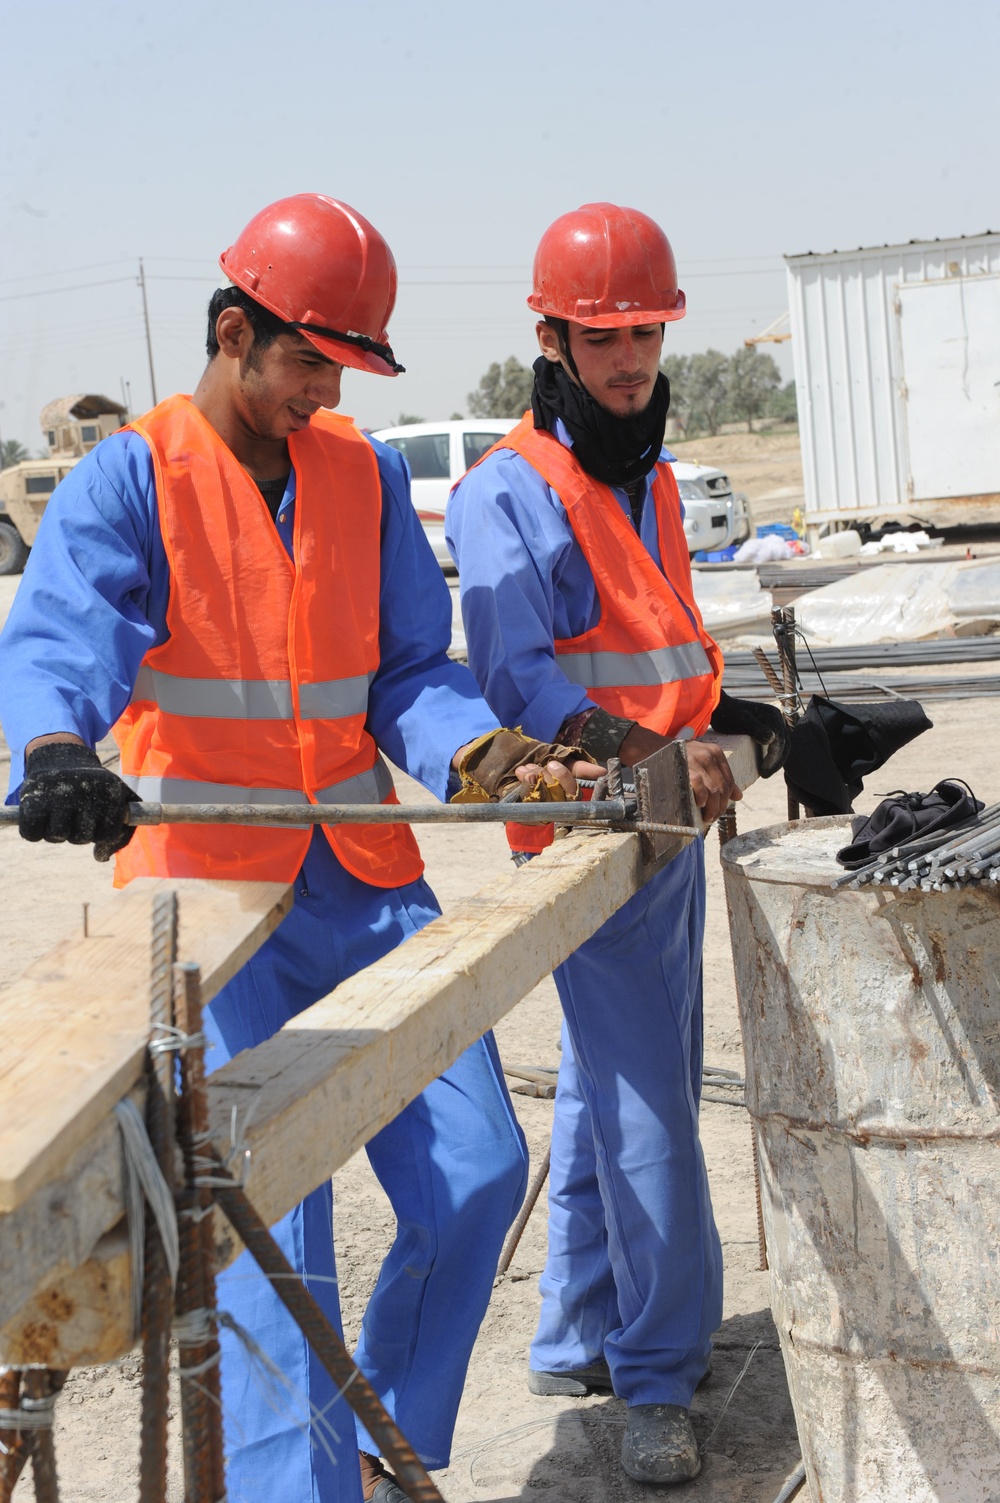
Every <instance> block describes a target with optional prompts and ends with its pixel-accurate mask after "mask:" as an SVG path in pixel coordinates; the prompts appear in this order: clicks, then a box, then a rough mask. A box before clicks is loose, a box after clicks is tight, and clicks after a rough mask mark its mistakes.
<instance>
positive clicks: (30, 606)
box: [0, 433, 166, 791]
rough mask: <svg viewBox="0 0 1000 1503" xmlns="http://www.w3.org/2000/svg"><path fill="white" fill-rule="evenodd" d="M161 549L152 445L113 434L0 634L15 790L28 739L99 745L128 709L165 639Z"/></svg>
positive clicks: (52, 508)
mask: <svg viewBox="0 0 1000 1503" xmlns="http://www.w3.org/2000/svg"><path fill="white" fill-rule="evenodd" d="M157 549H158V550H159V552H160V553H162V543H161V542H160V536H159V524H158V522H157V520H156V502H155V487H154V480H153V466H152V459H151V456H150V453H149V449H148V448H147V446H146V444H145V443H144V442H143V440H142V439H141V438H139V436H138V435H137V434H132V433H120V434H113V435H112V437H110V438H107V439H105V440H104V442H103V443H101V444H99V445H98V446H97V448H96V449H94V450H92V452H91V453H90V454H88V455H87V456H86V458H84V459H82V460H81V461H80V463H79V464H78V465H75V466H74V468H73V469H72V470H71V471H70V473H69V474H68V475H67V477H66V479H65V480H63V481H62V482H61V484H60V485H59V486H57V488H56V490H55V491H54V492H53V495H52V499H51V500H50V501H49V503H48V506H47V507H46V509H45V514H44V516H43V517H42V522H41V526H40V527H39V529H38V536H37V538H36V539H35V543H34V546H33V547H32V550H31V555H30V557H29V559H28V563H27V565H26V567H25V571H24V576H23V578H22V580H21V583H20V585H19V587H18V590H17V594H16V595H15V597H14V603H13V605H12V607H11V610H10V615H9V616H8V618H7V624H6V626H5V628H4V631H3V635H2V637H0V661H2V663H3V672H2V674H0V719H2V721H3V727H4V733H5V735H6V737H7V741H8V744H9V746H10V750H11V770H10V788H11V790H12V791H13V790H16V789H17V788H18V787H20V784H21V780H22V777H23V775H24V773H23V768H24V748H25V746H26V745H27V743H28V742H29V741H31V740H33V739H34V738H35V737H36V736H44V735H48V734H50V733H52V732H54V731H67V732H70V733H71V734H73V735H75V736H79V737H80V738H81V740H83V741H85V742H86V743H87V745H88V746H91V747H93V746H96V745H97V742H98V741H100V740H101V738H102V737H104V736H106V735H107V733H108V731H109V730H110V728H111V726H112V725H114V723H115V721H116V720H117V719H118V717H119V716H120V714H121V713H122V711H123V710H124V708H125V706H126V705H127V704H128V702H129V699H130V697H131V694H132V688H133V685H134V683H135V678H136V675H137V673H138V671H139V665H140V664H141V662H142V659H143V657H144V656H145V654H146V652H147V651H148V649H149V648H150V647H152V646H154V645H155V643H156V641H157V640H158V639H160V640H162V638H163V636H165V625H164V619H165V614H166V593H165V586H166V572H165V568H164V570H163V571H162V580H161V583H160V589H159V593H161V594H162V595H163V599H162V600H160V599H151V598H150V597H151V574H152V573H154V572H155V570H154V565H153V555H154V552H156V550H157ZM152 593H153V595H154V596H156V595H157V593H158V591H157V589H156V588H155V587H154V589H153V592H152ZM151 617H152V619H151ZM157 617H158V618H159V620H157V619H156V618H157Z"/></svg>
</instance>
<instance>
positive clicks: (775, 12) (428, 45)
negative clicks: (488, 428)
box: [0, 0, 1000, 450]
mask: <svg viewBox="0 0 1000 1503" xmlns="http://www.w3.org/2000/svg"><path fill="white" fill-rule="evenodd" d="M0 37H2V56H3V80H4V87H3V96H2V98H3V105H2V109H3V126H2V136H0V352H2V361H0V403H2V406H0V433H2V435H3V437H5V438H18V439H20V440H21V441H22V442H24V443H26V444H27V445H29V447H30V448H31V449H32V450H35V448H36V447H37V446H38V445H40V443H41V441H42V439H41V434H40V432H39V429H38V421H37V415H38V411H39V409H40V407H41V406H42V404H43V403H44V402H46V401H49V400H50V399H51V398H53V397H56V396H60V395H63V394H65V393H68V392H73V391H102V392H105V393H106V394H107V395H108V396H113V397H119V396H120V393H121V382H122V380H125V381H128V382H129V383H130V384H131V394H132V402H133V406H134V408H135V410H136V411H142V410H143V409H144V408H145V407H147V406H148V405H149V403H150V384H149V374H148V368H147V362H146V351H145V344H144V339H143V332H142V314H141V301H140V294H139V289H138V286H137V284H136V272H137V262H138V257H139V256H143V257H145V260H146V270H147V275H148V277H149V284H148V291H149V304H150V320H151V325H152V333H153V348H154V357H155V364H156V379H157V388H158V393H159V395H160V397H161V398H162V397H163V396H166V395H168V394H169V393H170V392H171V391H174V390H190V389H191V387H192V386H193V384H194V383H195V382H196V381H197V378H198V375H199V372H200V370H201V368H202V365H203V363H204V353H203V350H204V310H205V306H206V303H207V300H208V296H209V294H210V293H211V291H212V289H213V287H215V286H217V285H219V283H220V281H221V280H222V279H221V276H220V275H219V274H217V272H216V269H215V268H216V262H217V257H218V254H219V252H220V251H222V250H223V249H224V248H225V247H226V246H228V245H229V244H230V243H231V242H232V240H233V239H234V237H235V235H236V234H237V232H238V231H239V229H240V228H241V227H242V225H243V224H244V223H245V222H246V220H248V219H249V218H250V216H251V215H252V214H253V213H255V212H256V210H258V209H259V208H261V207H263V206H264V205H265V204H266V203H269V202H270V201H271V200H273V199H275V198H280V197H282V196H284V195H286V194H289V193H296V192H302V191H320V192H325V193H329V194H332V195H333V196H335V197H338V198H342V199H345V200H346V201H347V202H348V203H350V204H353V205H354V206H355V207H357V208H358V209H360V210H361V212H362V213H364V214H365V215H367V217H368V218H369V219H371V220H372V221H373V222H374V223H375V224H376V225H377V226H378V228H379V229H380V230H381V231H382V232H383V234H385V236H386V238H387V239H388V241H389V243H390V245H391V246H392V247H393V250H394V252H395V255H396V259H397V261H398V263H399V268H400V278H401V286H400V295H399V300H398V303H397V306H396V314H395V317H394V318H393V321H392V325H391V335H392V342H393V345H394V347H395V350H396V354H397V357H398V358H399V359H400V360H401V361H402V362H403V364H404V365H406V367H407V374H406V375H405V376H402V377H400V378H398V379H397V380H395V381H389V380H385V379H381V378H379V377H375V376H367V375H362V374H360V373H354V372H348V374H347V378H346V379H345V383H344V402H343V407H344V409H345V410H346V411H348V412H351V413H353V414H354V415H355V416H356V418H357V419H358V421H359V422H362V423H365V424H368V425H369V426H379V425H382V424H386V423H389V422H392V421H393V420H394V419H395V417H396V415H397V414H398V413H399V412H401V411H405V412H409V413H417V414H421V415H423V416H425V417H429V418H436V417H447V416H448V415H449V414H450V413H451V412H452V411H456V410H458V411H465V410H466V394H467V393H468V392H469V390H470V389H471V388H472V387H474V386H475V385H476V383H477V381H478V379H479V377H480V375H481V374H482V372H483V371H484V370H485V368H486V367H487V365H488V364H489V363H490V362H491V361H493V360H503V359H505V358H506V357H507V356H508V355H511V354H513V355H516V356H518V358H519V359H521V360H524V361H529V360H530V359H532V358H533V357H534V353H535V349H534V335H533V320H532V318H531V315H530V314H529V312H528V310H527V308H526V307H525V303H524V298H525V296H526V294H527V291H528V290H529V274H530V267H531V259H532V255H533V252H534V247H535V244H536V242H537V240H538V238H539V236H540V235H541V233H542V231H543V230H544V229H545V227H546V225H547V224H549V223H550V222H551V220H552V219H554V218H555V217H556V216H557V215H558V214H561V213H563V212H565V211H566V210H567V209H571V208H575V207H576V206H577V205H578V204H580V203H583V202H586V201H588V200H594V199H604V198H606V199H611V200H615V201H617V202H619V203H625V204H631V205H634V206H635V207H637V208H640V209H643V210H644V211H645V212H647V213H649V214H652V215H653V217H654V218H656V219H657V220H658V221H659V222H660V223H661V224H662V225H663V227H664V228H665V229H666V231H667V233H668V234H669V236H670V238H671V240H672V242H673V246H674V250H675V252H676V255H677V261H678V266H679V269H680V281H681V286H682V287H684V289H685V290H686V292H687V296H688V308H689V313H688V317H687V318H686V319H685V320H684V321H683V322H680V323H676V324H672V325H668V326H667V346H666V347H667V348H668V349H670V348H673V349H677V350H685V351H693V350H700V349H705V348H706V347H708V346H710V345H711V346H715V347H716V348H719V349H722V350H724V351H726V352H729V351H732V350H733V349H735V348H736V347H737V346H738V344H739V343H740V342H741V341H742V339H743V337H744V336H745V335H746V334H749V333H753V332H754V331H755V330H760V329H761V328H763V327H764V326H765V325H766V324H767V323H769V322H770V321H771V320H772V319H773V318H774V317H775V316H776V315H777V314H779V313H780V312H781V311H782V310H783V309H784V308H785V307H786V305H787V304H786V296H785V282H784V271H783V265H782V261H781V256H782V254H783V253H794V252H801V251H806V250H817V251H820V250H831V249H834V248H837V249H844V248H848V247H854V246H858V245H870V244H882V243H883V242H886V241H889V242H891V241H897V240H908V239H911V238H918V239H924V238H933V237H935V236H943V237H947V236H953V235H960V234H974V233H977V232H980V231H982V230H984V229H990V228H992V229H1000V204H998V198H997V192H998V184H1000V172H998V160H997V157H998V150H997V142H998V127H997V115H996V102H997V84H996V69H997V59H998V56H1000V49H998V44H1000V6H998V4H997V3H996V0H988V3H985V0H965V3H962V4H957V5H956V4H953V5H950V6H944V7H943V6H941V5H940V4H939V3H937V0H934V3H932V0H908V3H900V0H863V3H862V0H838V3H837V4H833V5H816V4H810V3H807V0H799V3H794V4H793V3H788V0H759V3H757V4H756V5H753V4H750V5H748V4H746V3H734V0H717V3H715V4H701V5H678V4H674V3H672V0H659V3H655V0H614V3H610V0H606V3H596V0H574V3H565V0H555V3H548V0H496V3H495V4H493V5H489V6H487V5H481V4H478V3H476V0H465V3H463V4H459V3H457V0H435V3H432V4H419V3H411V4H402V3H397V0H381V3H380V0H369V3H365V4H361V3H354V4H348V3H344V0H271V3H269V4H265V3H263V0H239V3H237V0H231V3H229V0H227V3H222V0H169V3H168V4H166V5H163V4H160V5H155V6H154V5H151V4H148V3H145V0H129V3H127V4H125V3H122V4H119V3H94V4H87V3H81V0H74V3H73V4H68V3H65V0H56V3H50V4H47V5H38V4H27V3H25V0H18V3H11V0H0ZM95 284H99V285H95ZM769 348H771V349H772V350H776V349H778V348H779V347H773V346H772V347H769ZM780 359H781V362H782V366H783V369H784V370H785V372H786V374H787V375H790V374H791V365H790V358H789V354H788V346H787V345H784V346H781V347H780Z"/></svg>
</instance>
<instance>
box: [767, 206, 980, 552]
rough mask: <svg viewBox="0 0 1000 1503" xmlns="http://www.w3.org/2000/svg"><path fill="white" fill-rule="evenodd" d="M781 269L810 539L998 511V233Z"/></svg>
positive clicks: (792, 261)
mask: <svg viewBox="0 0 1000 1503" xmlns="http://www.w3.org/2000/svg"><path fill="white" fill-rule="evenodd" d="M785 266H786V268H787V273H788V297H789V312H790V315H791V329H792V353H793V358H794V362H795V384H796V391H797V394H798V404H799V431H800V434H801V442H802V460H803V469H804V474H805V496H806V522H807V523H808V524H809V526H810V528H817V527H819V526H820V525H821V524H823V523H826V522H846V521H852V520H855V519H859V518H861V517H865V516H867V517H875V516H885V515H887V514H891V513H893V512H905V511H909V512H914V513H915V514H917V515H927V514H931V515H932V516H939V517H941V514H942V513H944V514H945V515H944V516H943V517H941V519H942V520H945V519H946V517H947V514H948V513H949V512H951V514H952V515H953V517H954V520H955V521H956V522H957V521H959V520H961V517H960V515H959V513H958V509H957V506H956V503H958V502H963V501H970V500H976V501H978V502H980V503H981V504H982V503H983V502H989V501H996V503H997V505H998V506H1000V234H994V233H992V232H989V231H987V233H986V234H984V235H974V236H967V237H966V236H963V237H961V238H959V239H957V240H928V241H916V240H913V241H910V242H909V243H908V244H906V245H884V246H876V247H872V248H870V249H863V250H856V251H833V252H831V253H830V254H828V255H812V254H811V253H810V254H808V255H802V256H786V257H785Z"/></svg>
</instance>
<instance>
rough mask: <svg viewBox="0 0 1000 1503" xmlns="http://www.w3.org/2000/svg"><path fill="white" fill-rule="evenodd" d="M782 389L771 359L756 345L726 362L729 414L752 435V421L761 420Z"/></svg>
mask: <svg viewBox="0 0 1000 1503" xmlns="http://www.w3.org/2000/svg"><path fill="white" fill-rule="evenodd" d="M780 385H781V372H780V371H779V369H778V367H777V364H776V363H775V361H774V359H773V357H772V356H770V355H762V354H761V353H760V350H759V349H758V348H757V346H756V345H755V344H745V345H743V347H742V349H739V350H737V351H736V354H735V355H732V356H730V360H729V403H728V406H729V411H730V412H731V413H732V415H733V417H735V418H740V419H741V420H743V421H744V422H745V423H746V425H747V432H748V433H752V432H753V420H754V418H756V417H762V416H763V414H764V413H765V412H766V411H767V407H768V403H769V402H770V401H771V398H772V397H773V395H774V393H775V392H776V391H777V389H778V387H779V386H780Z"/></svg>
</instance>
